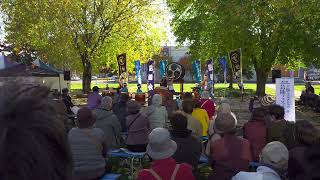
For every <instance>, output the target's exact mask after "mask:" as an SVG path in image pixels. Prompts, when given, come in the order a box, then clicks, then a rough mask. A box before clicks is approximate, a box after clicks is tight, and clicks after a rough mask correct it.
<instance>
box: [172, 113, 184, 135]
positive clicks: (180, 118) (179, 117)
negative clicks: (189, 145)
mask: <svg viewBox="0 0 320 180" xmlns="http://www.w3.org/2000/svg"><path fill="white" fill-rule="evenodd" d="M170 123H171V125H172V129H173V130H178V131H179V130H180V131H181V130H186V129H187V127H188V120H187V117H186V116H185V115H183V114H182V113H179V112H176V113H173V114H172V116H171V119H170Z"/></svg>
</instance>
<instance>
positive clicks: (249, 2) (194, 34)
mask: <svg viewBox="0 0 320 180" xmlns="http://www.w3.org/2000/svg"><path fill="white" fill-rule="evenodd" d="M167 3H168V6H169V8H170V9H171V11H172V13H173V15H174V19H173V22H172V25H173V27H174V32H175V35H176V36H177V37H178V41H179V42H184V41H186V40H187V41H188V42H190V44H191V53H192V54H194V55H198V56H205V57H217V56H218V54H219V53H221V54H227V53H228V52H229V51H230V50H233V49H236V48H239V47H240V48H242V52H243V59H244V68H245V67H246V66H248V65H250V64H253V66H254V68H255V70H256V74H257V94H258V95H259V96H262V95H264V94H265V83H266V80H267V77H268V73H269V72H270V70H271V68H272V66H273V65H274V64H288V63H289V64H290V65H294V64H299V63H295V62H304V63H306V64H320V63H319V58H318V57H319V55H320V51H319V38H320V32H319V29H320V24H319V20H320V14H319V11H318V9H319V8H320V1H318V0H299V1H292V0H228V1H221V0H167Z"/></svg>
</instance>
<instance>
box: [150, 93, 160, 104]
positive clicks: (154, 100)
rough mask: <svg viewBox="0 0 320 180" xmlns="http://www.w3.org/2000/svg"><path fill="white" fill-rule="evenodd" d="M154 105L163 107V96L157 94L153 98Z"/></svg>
mask: <svg viewBox="0 0 320 180" xmlns="http://www.w3.org/2000/svg"><path fill="white" fill-rule="evenodd" d="M152 105H158V106H159V105H160V106H161V105H162V96H161V95H159V94H155V95H153V97H152Z"/></svg>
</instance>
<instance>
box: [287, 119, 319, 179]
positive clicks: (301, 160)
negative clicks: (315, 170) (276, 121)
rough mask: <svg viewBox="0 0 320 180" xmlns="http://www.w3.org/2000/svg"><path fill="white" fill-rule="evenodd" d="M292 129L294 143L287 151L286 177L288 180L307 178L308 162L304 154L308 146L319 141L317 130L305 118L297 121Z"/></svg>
mask: <svg viewBox="0 0 320 180" xmlns="http://www.w3.org/2000/svg"><path fill="white" fill-rule="evenodd" d="M294 129H295V133H294V137H295V141H296V145H295V147H294V148H292V149H291V150H290V153H289V164H288V177H289V179H290V180H300V179H307V171H308V170H307V168H308V162H307V160H306V158H305V157H304V156H305V154H306V150H307V149H308V148H310V147H311V146H313V145H317V144H319V143H320V134H319V130H318V129H317V128H315V127H314V126H313V125H312V124H311V123H310V122H309V121H307V120H301V121H297V122H296V123H295V128H294ZM319 157H320V156H319Z"/></svg>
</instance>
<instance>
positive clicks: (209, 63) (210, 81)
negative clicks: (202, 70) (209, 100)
mask: <svg viewBox="0 0 320 180" xmlns="http://www.w3.org/2000/svg"><path fill="white" fill-rule="evenodd" d="M206 65H207V72H208V74H207V75H208V86H209V88H208V89H211V93H213V83H214V77H213V70H214V68H213V60H212V59H209V60H207V62H206Z"/></svg>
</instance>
